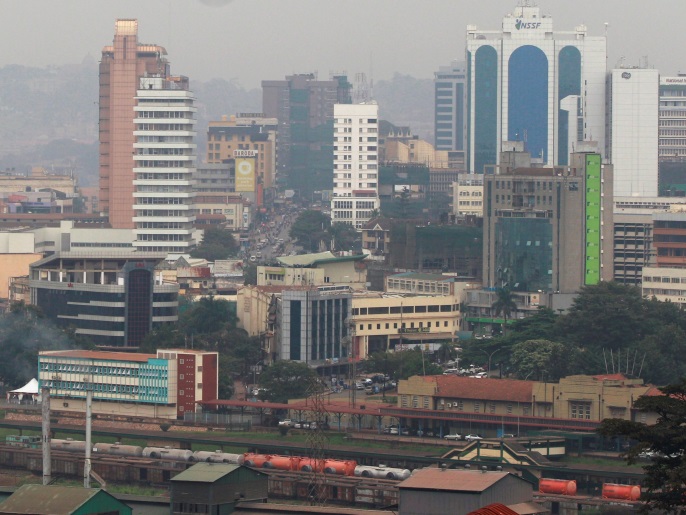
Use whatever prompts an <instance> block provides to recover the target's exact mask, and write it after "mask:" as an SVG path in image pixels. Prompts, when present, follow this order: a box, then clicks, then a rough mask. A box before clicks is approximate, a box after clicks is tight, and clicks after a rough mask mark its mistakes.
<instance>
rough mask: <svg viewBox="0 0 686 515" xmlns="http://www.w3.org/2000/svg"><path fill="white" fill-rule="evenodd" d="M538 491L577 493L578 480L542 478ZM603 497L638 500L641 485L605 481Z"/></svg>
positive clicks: (572, 494)
mask: <svg viewBox="0 0 686 515" xmlns="http://www.w3.org/2000/svg"><path fill="white" fill-rule="evenodd" d="M538 491H539V492H540V493H542V494H554V495H569V496H575V495H576V481H574V480H567V479H540V480H539V481H538ZM601 496H602V498H603V499H613V500H620V501H638V500H639V499H640V498H641V487H640V486H638V485H617V484H614V483H603V489H602V493H601Z"/></svg>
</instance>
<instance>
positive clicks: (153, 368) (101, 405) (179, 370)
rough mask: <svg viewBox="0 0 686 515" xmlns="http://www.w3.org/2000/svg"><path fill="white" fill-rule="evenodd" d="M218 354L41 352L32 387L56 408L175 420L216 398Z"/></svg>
mask: <svg viewBox="0 0 686 515" xmlns="http://www.w3.org/2000/svg"><path fill="white" fill-rule="evenodd" d="M218 380H219V375H218V353H216V352H205V351H196V350H187V349H160V350H158V351H157V354H139V353H132V352H101V351H86V350H68V351H42V352H40V353H39V355H38V381H39V385H40V387H41V388H43V387H46V388H50V395H51V397H52V398H53V402H56V403H57V406H56V408H58V409H59V410H62V411H74V412H79V413H85V411H86V392H87V391H88V390H89V389H90V390H92V391H93V405H92V406H93V413H101V414H107V415H127V416H138V417H154V418H168V419H176V418H183V417H184V414H185V413H187V412H190V413H194V412H195V410H196V407H197V404H196V402H197V401H208V400H214V399H216V398H217V393H218Z"/></svg>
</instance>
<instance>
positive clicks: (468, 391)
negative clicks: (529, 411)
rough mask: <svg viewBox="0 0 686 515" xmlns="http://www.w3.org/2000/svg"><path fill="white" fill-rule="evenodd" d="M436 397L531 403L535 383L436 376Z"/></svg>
mask: <svg viewBox="0 0 686 515" xmlns="http://www.w3.org/2000/svg"><path fill="white" fill-rule="evenodd" d="M434 377H435V378H436V386H437V387H438V391H437V392H436V395H438V396H440V397H445V398H453V399H482V400H486V401H489V400H493V401H513V402H531V396H532V395H533V384H534V383H533V381H518V380H516V379H489V378H483V379H477V378H473V377H461V376H455V375H441V376H434Z"/></svg>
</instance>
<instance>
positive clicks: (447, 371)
mask: <svg viewBox="0 0 686 515" xmlns="http://www.w3.org/2000/svg"><path fill="white" fill-rule="evenodd" d="M459 373H460V371H459V370H458V369H456V368H446V369H445V370H444V371H443V375H448V374H454V375H457V374H459Z"/></svg>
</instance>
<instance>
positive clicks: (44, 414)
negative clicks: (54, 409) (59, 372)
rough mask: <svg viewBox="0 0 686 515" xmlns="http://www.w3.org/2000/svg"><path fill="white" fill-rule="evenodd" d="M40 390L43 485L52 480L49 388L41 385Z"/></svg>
mask: <svg viewBox="0 0 686 515" xmlns="http://www.w3.org/2000/svg"><path fill="white" fill-rule="evenodd" d="M40 392H41V402H42V405H41V420H42V423H43V424H42V426H43V427H42V433H43V438H42V443H41V449H42V450H43V486H47V485H49V484H50V482H51V481H52V458H51V456H50V388H46V387H43V388H41V390H40Z"/></svg>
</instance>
